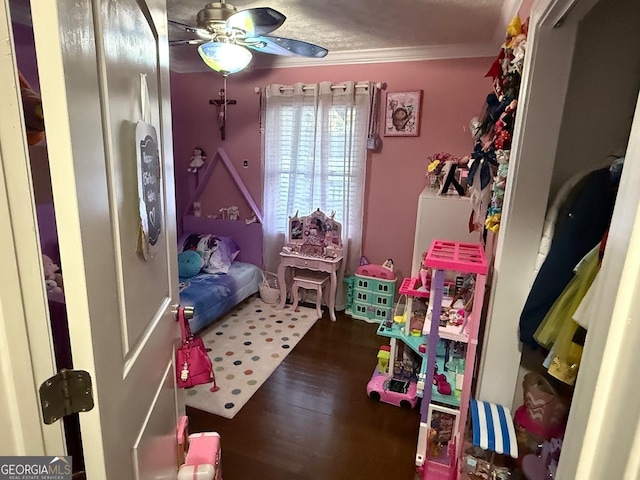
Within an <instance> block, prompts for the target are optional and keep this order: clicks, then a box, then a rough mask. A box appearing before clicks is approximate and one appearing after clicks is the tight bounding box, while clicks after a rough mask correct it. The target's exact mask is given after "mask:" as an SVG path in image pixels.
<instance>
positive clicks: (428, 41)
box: [9, 0, 527, 72]
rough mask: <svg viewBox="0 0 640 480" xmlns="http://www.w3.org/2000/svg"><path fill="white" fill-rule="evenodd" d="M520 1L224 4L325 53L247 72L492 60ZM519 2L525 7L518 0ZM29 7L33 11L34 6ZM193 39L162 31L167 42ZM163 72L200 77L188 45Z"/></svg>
mask: <svg viewBox="0 0 640 480" xmlns="http://www.w3.org/2000/svg"><path fill="white" fill-rule="evenodd" d="M522 1H523V0H386V1H385V0H342V1H338V0H316V1H311V0H261V1H254V0H231V1H230V2H227V4H232V5H233V6H235V7H236V8H237V9H238V10H245V9H248V8H254V7H271V8H273V9H275V10H278V11H279V12H281V13H282V14H284V15H285V16H286V17H287V19H286V21H285V22H284V24H283V25H282V26H281V27H280V28H278V29H277V30H276V31H274V32H273V35H277V36H281V37H288V38H293V39H297V40H304V41H307V42H310V43H315V44H317V45H321V46H323V47H325V48H327V49H328V50H329V54H328V55H327V56H326V57H325V58H323V59H316V58H314V59H308V58H304V57H281V56H276V55H267V54H261V53H257V52H254V59H253V61H252V63H251V67H252V68H269V67H279V66H305V65H337V64H346V63H376V62H393V61H407V60H425V59H435V58H462V57H476V56H493V55H494V54H495V52H496V49H497V48H498V47H499V45H500V44H501V43H502V42H503V40H504V32H505V28H506V25H507V24H508V23H509V21H510V20H511V18H512V17H513V15H515V13H516V12H517V10H518V7H519V6H520V4H521V3H522ZM525 1H527V0H525ZM9 3H10V5H11V14H12V20H14V21H18V22H20V23H30V14H29V0H9ZM206 3H207V2H206V0H167V14H168V17H169V19H171V20H175V21H178V22H181V23H185V24H188V25H193V26H195V24H196V15H197V13H198V11H199V10H201V9H202V8H203V7H204V6H205V5H206ZM36 5H37V4H36ZM189 38H193V35H191V34H188V33H186V32H185V31H184V30H182V29H180V28H176V27H174V26H171V25H170V26H169V39H170V40H180V39H189ZM170 54H171V70H173V71H176V72H195V71H208V68H207V66H206V65H205V64H204V63H203V62H202V60H201V58H200V56H199V55H198V52H197V46H195V45H176V46H172V47H170Z"/></svg>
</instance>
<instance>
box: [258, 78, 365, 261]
mask: <svg viewBox="0 0 640 480" xmlns="http://www.w3.org/2000/svg"><path fill="white" fill-rule="evenodd" d="M369 90H370V89H369V88H368V87H367V88H360V87H356V85H355V83H353V82H347V83H346V84H344V85H341V86H339V87H338V88H336V86H333V87H332V85H331V84H330V83H329V82H323V83H321V84H318V85H307V86H303V85H302V84H296V85H294V86H292V87H283V86H280V85H270V86H269V87H268V88H267V102H266V116H265V152H264V158H265V167H264V218H265V221H264V223H265V224H264V233H265V255H264V257H265V266H266V268H267V269H268V270H272V271H273V270H274V269H276V268H277V265H278V263H279V258H278V255H277V254H278V252H279V251H280V249H281V248H282V245H283V243H284V241H285V237H284V234H285V232H286V230H287V225H288V219H289V216H292V215H294V214H295V213H296V212H299V214H300V215H307V214H309V213H311V212H312V211H314V210H316V209H318V208H319V209H320V210H322V211H323V212H325V213H326V214H330V213H331V212H335V218H336V220H337V221H339V222H340V223H342V226H343V243H344V244H345V248H346V250H347V251H346V257H347V262H349V261H350V260H354V258H355V260H359V258H360V247H361V244H362V238H361V237H362V211H363V205H364V180H365V165H366V156H367V155H366V153H367V152H366V138H367V125H368V120H369V104H370V97H369ZM347 240H348V242H347Z"/></svg>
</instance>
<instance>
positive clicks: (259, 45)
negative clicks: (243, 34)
mask: <svg viewBox="0 0 640 480" xmlns="http://www.w3.org/2000/svg"><path fill="white" fill-rule="evenodd" d="M246 41H247V43H248V45H247V47H249V48H252V49H253V50H256V51H257V52H262V53H269V54H271V55H287V56H294V55H295V56H301V57H314V58H322V57H326V56H327V53H329V50H327V49H326V48H324V47H320V46H318V45H314V44H313V43H308V42H303V41H302V40H294V39H292V38H282V37H270V36H268V35H265V36H261V37H256V38H247V39H246ZM254 42H255V44H253V43H254Z"/></svg>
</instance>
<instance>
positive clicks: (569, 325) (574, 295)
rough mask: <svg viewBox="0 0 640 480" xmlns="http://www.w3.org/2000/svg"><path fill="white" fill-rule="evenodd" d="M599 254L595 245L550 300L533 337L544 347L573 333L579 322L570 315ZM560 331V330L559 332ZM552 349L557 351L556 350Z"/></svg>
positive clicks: (588, 282)
mask: <svg viewBox="0 0 640 480" xmlns="http://www.w3.org/2000/svg"><path fill="white" fill-rule="evenodd" d="M599 254H600V245H599V244H598V245H596V246H595V247H593V248H592V249H591V251H589V253H587V255H586V256H585V257H584V258H583V259H582V260H581V261H580V263H578V265H577V266H576V268H575V276H574V277H573V278H572V279H571V281H569V283H568V284H567V287H566V288H565V289H564V290H563V291H562V294H561V295H560V296H559V297H558V299H557V300H556V301H555V302H554V303H553V306H552V307H551V308H550V309H549V311H548V312H547V314H546V315H545V317H544V319H543V320H542V322H541V323H540V326H539V327H538V328H537V329H536V331H535V333H534V335H533V337H534V338H535V340H536V341H537V342H538V343H539V344H540V345H542V346H543V347H545V348H546V349H547V350H551V349H552V348H553V347H554V345H555V344H556V342H557V341H558V339H559V338H562V339H563V340H564V341H566V340H567V339H566V338H564V337H565V336H567V335H569V339H570V338H571V335H573V333H574V332H575V330H576V327H577V326H578V324H577V323H576V322H575V321H574V320H573V315H574V313H575V312H576V310H577V309H578V306H579V305H580V302H581V301H582V299H583V298H584V297H585V295H586V294H587V291H588V290H589V288H590V287H591V284H592V283H593V279H594V278H595V276H596V274H597V273H598V270H599V268H600V262H599ZM561 332H563V333H562V334H561ZM568 332H570V333H568ZM553 349H554V350H555V351H556V353H557V351H558V349H557V348H553Z"/></svg>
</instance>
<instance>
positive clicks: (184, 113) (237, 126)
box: [171, 51, 497, 278]
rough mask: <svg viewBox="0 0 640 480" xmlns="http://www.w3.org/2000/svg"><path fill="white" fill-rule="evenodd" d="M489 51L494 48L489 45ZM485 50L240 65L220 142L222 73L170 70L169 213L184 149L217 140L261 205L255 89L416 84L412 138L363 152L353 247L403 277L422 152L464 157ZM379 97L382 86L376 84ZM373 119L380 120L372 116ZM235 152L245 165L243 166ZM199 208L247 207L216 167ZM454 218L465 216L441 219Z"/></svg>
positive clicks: (246, 212) (183, 187) (486, 85)
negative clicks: (360, 207)
mask: <svg viewBox="0 0 640 480" xmlns="http://www.w3.org/2000/svg"><path fill="white" fill-rule="evenodd" d="M496 54H497V51H496ZM492 62H493V58H480V59H456V60H433V61H421V62H406V63H388V64H371V65H344V66H331V67H304V68H281V69H273V70H270V71H267V70H256V71H247V72H241V73H239V74H236V75H232V76H229V77H228V79H227V90H228V91H227V97H228V99H235V100H237V104H236V105H232V106H229V107H228V116H227V128H226V140H224V141H221V139H220V133H219V129H218V124H217V118H216V113H217V112H216V108H215V107H214V106H212V105H209V100H210V99H212V98H218V92H219V90H220V89H221V88H222V86H223V82H222V77H221V76H220V75H218V74H216V73H214V72H206V73H192V74H175V73H174V74H172V75H171V97H172V114H173V135H174V156H175V166H176V182H177V192H176V194H177V199H178V212H182V211H183V209H184V208H185V203H186V199H187V190H188V189H187V182H188V181H189V175H190V174H188V173H187V172H186V168H187V165H188V163H189V160H190V156H191V151H192V149H193V148H194V147H195V146H201V147H203V148H204V149H205V151H206V152H207V154H208V155H209V154H211V155H213V154H214V153H215V151H216V149H217V148H218V147H223V148H224V149H225V150H226V152H227V153H228V155H229V157H230V159H231V161H232V163H233V164H234V166H235V168H236V169H237V170H238V173H239V175H240V177H241V178H242V180H243V182H244V183H245V185H246V186H247V188H248V189H249V191H250V192H251V194H252V195H253V197H254V199H255V200H256V202H257V203H258V205H262V168H261V154H260V141H261V138H260V128H259V117H258V112H259V97H258V95H256V94H255V92H254V88H255V87H265V86H266V85H268V84H271V83H281V84H292V83H295V82H304V83H316V82H320V81H325V80H329V81H333V82H341V81H345V80H371V81H379V82H386V83H387V90H386V91H387V92H393V91H413V90H419V89H421V90H423V91H424V92H423V103H422V105H423V108H422V117H421V128H420V136H419V137H403V138H402V137H383V139H382V140H383V148H382V151H381V152H380V153H374V154H369V159H368V163H367V193H366V195H367V198H366V200H365V219H364V223H365V230H364V246H363V253H364V254H365V255H366V256H367V257H368V258H369V260H370V261H371V262H374V263H381V262H383V261H384V260H385V259H387V258H393V259H394V262H395V266H396V273H397V274H398V276H399V277H400V278H403V277H405V276H409V275H410V270H411V258H412V251H413V237H414V232H415V225H414V224H415V218H416V209H417V199H418V195H419V193H420V192H421V191H422V189H423V188H424V187H425V185H426V179H425V171H426V167H427V161H426V157H428V156H429V155H431V154H432V153H435V152H439V151H448V152H450V153H453V154H456V155H460V156H463V155H467V154H469V153H470V152H471V150H472V148H473V139H472V138H471V135H470V133H469V128H468V125H469V121H470V120H471V118H473V117H475V116H479V115H481V113H482V109H483V105H484V100H485V98H486V95H487V94H488V93H489V92H490V91H491V82H490V80H489V79H487V78H485V77H484V75H485V73H486V72H487V70H488V69H489V66H490V65H491V63H492ZM382 97H383V100H384V92H383V96H382ZM381 123H382V122H381ZM243 159H247V160H248V161H249V167H248V168H243V167H242V162H243ZM201 202H202V211H203V214H205V215H206V214H214V213H217V211H218V209H220V208H221V207H226V206H229V205H238V206H239V207H240V211H241V218H247V217H249V216H250V215H251V212H250V209H249V207H248V205H247V204H246V202H245V201H244V200H243V199H242V197H241V196H240V193H239V192H238V191H237V189H236V188H235V185H234V184H233V181H232V180H231V178H230V177H229V176H228V175H227V172H226V170H225V168H224V166H222V165H218V166H217V167H216V170H215V172H214V175H213V176H212V178H211V179H210V181H209V184H208V186H207V188H206V190H205V193H204V194H203V196H202V197H201ZM451 221H452V222H453V221H459V222H464V223H465V225H466V223H467V221H468V218H459V219H451Z"/></svg>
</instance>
